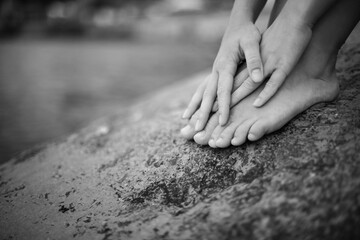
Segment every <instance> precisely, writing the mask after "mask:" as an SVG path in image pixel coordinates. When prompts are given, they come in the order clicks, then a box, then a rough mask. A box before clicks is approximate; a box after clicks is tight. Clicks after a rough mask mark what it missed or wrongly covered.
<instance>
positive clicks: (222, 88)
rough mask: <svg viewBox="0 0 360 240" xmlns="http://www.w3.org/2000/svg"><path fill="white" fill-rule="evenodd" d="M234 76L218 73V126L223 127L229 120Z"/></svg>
mask: <svg viewBox="0 0 360 240" xmlns="http://www.w3.org/2000/svg"><path fill="white" fill-rule="evenodd" d="M233 78H234V76H233V75H232V74H231V73H229V72H219V83H218V91H217V95H218V104H219V124H220V125H221V126H223V125H225V124H226V123H227V121H228V119H229V112H230V99H231V90H232V88H233V81H234V79H233Z"/></svg>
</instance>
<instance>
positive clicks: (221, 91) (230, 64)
mask: <svg viewBox="0 0 360 240" xmlns="http://www.w3.org/2000/svg"><path fill="white" fill-rule="evenodd" d="M239 61H240V55H239V53H238V52H234V51H233V50H232V51H229V52H227V53H223V54H222V55H221V56H220V57H219V58H218V59H217V61H216V63H215V65H214V69H215V71H217V72H218V74H219V81H218V89H217V97H218V105H219V124H220V125H221V126H222V125H225V124H226V122H227V120H228V118H229V112H230V111H229V110H230V98H231V90H232V87H233V82H234V76H235V73H236V70H237V64H238V63H239Z"/></svg>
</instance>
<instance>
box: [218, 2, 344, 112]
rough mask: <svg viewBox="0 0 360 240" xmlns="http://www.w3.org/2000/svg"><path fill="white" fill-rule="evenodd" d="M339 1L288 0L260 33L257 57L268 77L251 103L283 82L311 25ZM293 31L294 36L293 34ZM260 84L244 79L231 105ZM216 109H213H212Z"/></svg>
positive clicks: (265, 97) (258, 102) (272, 92)
mask: <svg viewBox="0 0 360 240" xmlns="http://www.w3.org/2000/svg"><path fill="white" fill-rule="evenodd" d="M337 1H340V0H288V1H287V2H286V4H285V6H284V7H283V9H282V10H281V12H280V14H279V16H278V17H277V19H276V20H275V21H274V23H272V24H271V25H270V27H269V28H268V29H267V30H266V31H265V33H264V34H263V36H262V42H261V58H262V60H263V61H264V69H265V70H264V75H265V76H266V77H268V76H269V77H270V79H269V81H268V82H267V84H266V85H265V88H264V89H263V90H262V92H261V93H260V94H259V96H258V98H257V99H256V100H255V102H254V106H256V107H261V106H263V105H264V104H265V103H266V102H267V101H268V100H269V99H270V98H271V97H272V96H274V95H275V93H276V92H277V90H278V89H279V88H280V87H281V85H282V83H283V82H284V81H285V79H286V76H287V75H288V74H289V73H290V72H291V71H292V69H293V68H294V66H295V65H296V63H297V62H298V60H299V58H300V57H301V55H302V53H303V52H304V50H305V49H306V46H307V44H308V42H309V41H310V39H311V35H312V33H311V32H312V27H313V26H314V24H316V22H317V21H318V20H319V18H321V16H322V15H323V14H325V13H326V12H327V11H328V9H329V8H331V7H332V6H333V5H334V4H335V3H336V2H337ZM293 34H295V35H293ZM261 84H262V81H255V80H254V79H251V78H247V79H246V80H244V82H243V83H242V85H241V86H240V87H239V88H237V89H236V90H235V91H234V93H233V94H232V97H231V105H230V106H233V105H235V104H236V103H238V102H239V101H241V100H242V99H243V98H245V97H246V96H247V95H249V94H250V93H252V92H253V91H254V90H255V89H256V88H258V87H259V86H260V85H261ZM215 110H216V109H215Z"/></svg>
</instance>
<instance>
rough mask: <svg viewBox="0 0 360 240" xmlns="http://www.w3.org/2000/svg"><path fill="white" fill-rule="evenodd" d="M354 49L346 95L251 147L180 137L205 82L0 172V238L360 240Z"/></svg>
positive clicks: (357, 60)
mask: <svg viewBox="0 0 360 240" xmlns="http://www.w3.org/2000/svg"><path fill="white" fill-rule="evenodd" d="M359 49H360V45H359V44H358V43H352V44H347V45H346V46H345V47H344V48H343V50H342V53H341V54H340V56H339V58H338V64H337V73H338V77H339V79H340V80H341V94H340V96H339V98H338V100H336V101H335V102H333V103H329V104H318V105H316V106H314V107H312V108H311V109H309V110H308V111H306V112H305V113H303V114H301V115H299V116H298V117H297V118H296V119H295V120H293V121H291V122H290V123H289V124H288V125H287V126H286V127H284V128H283V129H282V130H280V131H278V132H276V133H274V134H271V135H269V136H267V137H265V138H264V139H262V140H260V141H258V142H256V143H246V144H245V145H243V146H241V147H231V148H228V149H225V150H214V149H211V148H209V147H202V146H198V145H197V144H195V143H194V142H191V141H186V140H184V139H182V138H181V137H180V136H179V130H180V129H181V127H182V126H183V125H184V123H185V122H184V121H183V120H180V114H181V113H182V111H183V109H184V107H185V105H186V103H187V101H188V100H189V98H190V96H191V94H192V92H193V90H194V88H195V87H196V86H197V84H198V83H199V81H201V80H202V79H203V77H204V75H203V74H200V75H199V76H195V77H194V78H192V79H189V80H188V81H187V82H181V83H179V84H178V85H174V86H170V87H168V88H167V89H164V90H163V91H161V92H159V93H157V94H156V95H154V96H153V97H151V98H150V99H146V100H144V101H141V102H139V103H138V104H136V105H134V106H132V107H130V108H129V109H127V110H124V111H122V112H121V113H119V114H114V116H109V117H106V118H104V119H102V120H99V121H98V122H96V123H94V124H92V125H91V126H89V127H87V128H85V129H83V130H82V131H80V132H78V133H75V134H73V135H72V136H69V137H68V138H67V139H64V140H63V141H59V142H57V143H52V144H48V145H47V146H44V147H39V148H35V149H33V150H30V151H28V152H25V153H24V154H22V155H21V156H19V157H18V158H17V159H14V160H12V161H11V162H8V163H6V164H4V165H2V166H0V204H1V205H0V216H1V217H0V239H70V238H75V239H134V240H138V239H196V240H200V239H214V240H215V239H216V240H222V239H360V95H359V92H360V51H359Z"/></svg>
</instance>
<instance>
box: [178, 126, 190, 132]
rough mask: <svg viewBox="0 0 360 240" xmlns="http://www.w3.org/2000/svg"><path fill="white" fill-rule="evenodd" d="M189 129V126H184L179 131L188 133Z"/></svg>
mask: <svg viewBox="0 0 360 240" xmlns="http://www.w3.org/2000/svg"><path fill="white" fill-rule="evenodd" d="M190 129H191V127H190V126H189V125H186V126H185V127H183V128H182V129H181V130H180V131H181V132H182V133H183V132H188V131H190Z"/></svg>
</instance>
